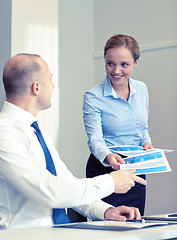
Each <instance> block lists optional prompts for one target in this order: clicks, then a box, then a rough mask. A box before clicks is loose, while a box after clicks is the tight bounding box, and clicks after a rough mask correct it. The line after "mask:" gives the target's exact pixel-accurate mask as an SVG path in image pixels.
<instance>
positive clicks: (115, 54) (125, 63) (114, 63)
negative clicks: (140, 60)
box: [105, 46, 137, 87]
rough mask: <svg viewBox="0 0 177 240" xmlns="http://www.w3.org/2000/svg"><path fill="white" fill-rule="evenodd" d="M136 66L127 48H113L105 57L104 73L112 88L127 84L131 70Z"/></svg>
mask: <svg viewBox="0 0 177 240" xmlns="http://www.w3.org/2000/svg"><path fill="white" fill-rule="evenodd" d="M136 66H137V61H135V62H134V58H133V56H132V53H131V51H130V50H129V49H128V48H127V47H124V46H122V47H115V48H110V49H108V50H107V52H106V55H105V69H106V73H107V75H108V77H109V79H110V81H111V83H112V86H113V87H116V86H120V85H122V84H127V82H128V79H129V77H130V76H131V74H132V71H133V68H135V67H136Z"/></svg>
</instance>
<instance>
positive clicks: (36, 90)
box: [32, 82, 40, 95]
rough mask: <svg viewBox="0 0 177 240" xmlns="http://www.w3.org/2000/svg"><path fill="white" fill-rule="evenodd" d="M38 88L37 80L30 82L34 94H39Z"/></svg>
mask: <svg viewBox="0 0 177 240" xmlns="http://www.w3.org/2000/svg"><path fill="white" fill-rule="evenodd" d="M39 89H40V86H39V83H38V82H34V83H33V84H32V91H33V93H34V94H35V95H38V94H39Z"/></svg>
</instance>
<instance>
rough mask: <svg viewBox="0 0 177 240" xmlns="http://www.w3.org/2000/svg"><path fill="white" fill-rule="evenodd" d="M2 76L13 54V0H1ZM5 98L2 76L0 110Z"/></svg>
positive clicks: (0, 64) (0, 46)
mask: <svg viewBox="0 0 177 240" xmlns="http://www.w3.org/2000/svg"><path fill="white" fill-rule="evenodd" d="M0 32H1V39H0V43H1V44H0V53H1V57H0V76H2V73H3V69H4V65H5V63H6V62H7V60H8V59H9V58H10V56H11V0H1V1H0ZM4 100H5V92H4V86H3V83H2V78H1V80H0V110H1V108H2V106H3V103H4Z"/></svg>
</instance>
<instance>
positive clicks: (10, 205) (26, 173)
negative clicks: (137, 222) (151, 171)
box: [0, 54, 146, 229]
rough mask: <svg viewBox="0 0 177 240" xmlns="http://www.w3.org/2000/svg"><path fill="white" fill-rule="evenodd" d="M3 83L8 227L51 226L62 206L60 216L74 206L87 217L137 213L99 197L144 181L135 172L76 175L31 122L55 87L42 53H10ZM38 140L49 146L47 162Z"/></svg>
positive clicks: (0, 173) (2, 208)
mask: <svg viewBox="0 0 177 240" xmlns="http://www.w3.org/2000/svg"><path fill="white" fill-rule="evenodd" d="M3 83H4V88H5V92H6V101H5V102H4V105H3V108H2V111H1V113H0V189H1V191H0V216H1V217H2V222H3V223H4V224H5V226H6V227H7V228H11V229H12V228H23V227H32V226H35V227H36V226H52V225H53V224H54V223H56V222H55V221H54V211H53V210H54V209H56V208H57V209H58V208H59V209H60V210H63V209H64V211H63V212H62V214H64V215H66V213H65V208H74V209H75V210H76V211H77V212H79V213H80V214H82V215H84V216H86V217H88V218H90V219H99V220H104V219H107V220H121V221H125V220H126V219H134V218H136V219H140V218H141V216H140V213H139V210H138V209H136V208H133V207H125V206H120V207H117V208H114V207H112V206H111V205H109V204H107V203H105V202H102V201H101V200H100V199H102V198H104V197H106V196H108V195H110V194H112V193H113V192H116V193H126V192H127V191H128V190H129V189H130V188H131V187H132V186H134V184H135V182H139V183H140V184H144V185H145V184H146V181H145V180H143V179H142V178H139V177H138V176H135V175H134V174H133V173H134V171H121V170H118V171H114V172H112V173H110V174H105V175H102V176H97V177H95V178H91V179H86V178H85V179H78V178H76V177H74V176H73V175H72V173H71V172H70V171H69V170H68V169H67V167H66V166H65V164H64V163H63V162H62V160H61V159H60V157H59V155H58V153H57V151H56V149H55V147H54V144H53V142H52V140H51V138H50V137H49V136H48V135H47V134H46V133H45V132H43V131H41V132H42V135H41V138H43V140H40V137H39V136H38V135H37V131H38V130H36V129H35V128H34V126H33V123H34V122H37V119H36V115H37V113H38V112H39V111H41V110H43V109H47V108H49V107H50V106H51V102H50V98H51V95H52V92H53V89H54V84H53V82H52V73H51V71H50V69H49V68H48V65H47V63H46V62H45V61H44V60H43V59H42V58H41V57H40V56H38V55H34V54H18V55H15V56H14V57H12V58H11V59H10V60H9V61H8V62H7V63H6V65H5V68H4V72H3ZM39 132H40V131H39ZM41 132H40V134H41ZM41 141H43V142H45V148H47V149H48V152H49V153H48V154H49V155H50V157H49V158H50V161H52V163H50V164H48V163H47V161H48V157H46V154H45V150H44V147H43V146H42V144H41ZM51 164H53V168H54V170H55V172H52V170H51V169H50V165H51ZM48 165H49V167H48ZM66 216H67V215H66ZM61 223H65V222H61Z"/></svg>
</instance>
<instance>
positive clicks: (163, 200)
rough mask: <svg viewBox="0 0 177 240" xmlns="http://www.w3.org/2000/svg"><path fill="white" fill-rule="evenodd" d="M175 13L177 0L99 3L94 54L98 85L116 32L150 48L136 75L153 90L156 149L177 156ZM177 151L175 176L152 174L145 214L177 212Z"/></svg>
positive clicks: (173, 163) (99, 0)
mask: <svg viewBox="0 0 177 240" xmlns="http://www.w3.org/2000/svg"><path fill="white" fill-rule="evenodd" d="M176 9H177V1H176V0H171V1H166V0H155V1H154V0H149V1H142V0H134V1H131V0H129V1H120V0H109V1H107V0H95V54H94V56H95V83H96V82H99V81H101V80H103V79H104V76H105V71H104V59H103V58H102V50H103V48H104V45H105V42H106V40H107V39H108V38H109V37H110V36H112V35H113V34H118V33H124V34H128V35H132V36H134V37H135V38H136V40H137V41H138V42H139V44H140V46H141V47H142V49H144V50H145V49H146V48H147V49H149V51H143V52H142V55H141V58H140V61H139V66H138V67H137V68H136V70H135V71H134V74H133V77H135V78H136V79H139V80H142V81H144V82H145V83H146V84H147V86H148V88H149V95H150V117H149V128H150V135H151V137H152V142H153V145H154V146H155V147H160V148H169V149H174V150H175V151H176V152H177V126H176V125H177V108H176V89H177V68H176V63H177V44H176V43H177V24H176V23H177V14H176ZM160 46H164V48H162V49H161V48H160V49H158V48H159V47H160ZM171 46H173V47H171ZM156 47H157V49H156ZM176 152H174V153H168V155H167V158H168V160H169V163H170V165H171V167H172V169H173V171H172V172H170V173H164V174H156V175H149V176H148V186H147V204H146V214H155V213H165V212H176V211H177V188H176V181H177V161H176Z"/></svg>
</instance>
